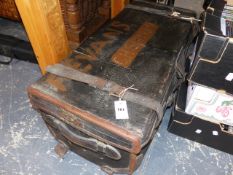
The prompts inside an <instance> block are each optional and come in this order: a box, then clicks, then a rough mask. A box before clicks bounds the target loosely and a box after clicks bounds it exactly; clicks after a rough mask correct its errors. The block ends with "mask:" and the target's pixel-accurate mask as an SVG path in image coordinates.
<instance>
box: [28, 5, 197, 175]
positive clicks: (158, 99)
mask: <svg viewBox="0 0 233 175" xmlns="http://www.w3.org/2000/svg"><path fill="white" fill-rule="evenodd" d="M174 11H177V12H179V13H180V15H181V16H182V17H185V18H179V17H171V14H172V13H173V12H174ZM192 15H193V13H191V12H190V11H184V10H182V9H176V8H171V7H166V6H163V5H160V6H158V5H157V4H155V3H143V2H141V1H140V2H138V1H135V2H133V4H131V5H129V6H127V8H125V9H124V10H123V11H122V12H121V13H120V14H119V15H118V16H117V17H116V18H114V19H113V20H112V21H111V22H109V23H107V24H106V25H105V26H104V27H102V28H101V29H100V30H98V32H96V33H95V34H94V35H92V37H90V38H89V39H87V40H86V41H85V42H83V44H81V46H80V47H79V48H78V49H76V50H75V51H74V52H73V54H71V55H70V57H69V58H67V59H65V60H64V61H62V62H61V64H57V65H54V66H51V67H49V68H48V69H47V71H48V72H49V73H47V74H46V75H45V76H44V77H43V78H41V79H40V80H39V81H38V82H36V83H35V84H33V85H31V86H30V87H29V89H28V92H29V97H30V100H31V103H32V106H33V107H34V108H35V109H36V110H38V112H40V113H41V114H42V116H43V119H44V121H45V122H46V124H47V126H48V128H49V130H50V131H51V133H52V134H53V135H54V136H55V138H56V139H57V140H58V141H59V143H60V144H58V146H57V147H56V151H57V153H58V154H59V155H61V156H63V155H64V154H65V152H66V151H67V150H68V149H71V150H73V151H74V152H76V153H77V154H79V155H81V156H82V157H84V158H86V159H88V160H90V161H92V162H94V163H96V164H98V165H99V166H101V168H102V170H104V171H106V172H107V173H109V174H111V173H128V174H132V173H133V171H135V169H136V168H137V167H138V166H139V165H140V163H141V161H142V159H143V156H144V155H145V153H146V150H147V149H148V147H149V145H150V142H151V140H152V138H153V135H154V134H155V132H156V129H157V128H158V126H159V124H160V122H161V120H162V117H163V114H164V111H165V109H166V107H167V106H169V105H170V104H171V103H172V101H173V97H174V96H175V95H174V94H175V91H176V88H177V86H178V85H179V84H180V82H181V81H182V78H183V77H184V76H185V71H184V68H185V66H184V65H185V64H184V63H185V62H186V58H187V57H188V55H187V51H188V48H189V46H190V44H191V42H192V40H193V38H194V36H195V34H196V33H197V25H196V23H195V22H194V21H189V20H187V19H188V17H189V16H192ZM184 19H186V20H184ZM132 85H134V88H136V89H134V90H133V89H131V88H132ZM130 87H131V88H130ZM119 98H120V99H122V100H125V101H126V102H127V109H128V119H117V118H116V117H115V110H114V102H115V101H118V100H119ZM119 110H120V109H119ZM120 117H122V116H120Z"/></svg>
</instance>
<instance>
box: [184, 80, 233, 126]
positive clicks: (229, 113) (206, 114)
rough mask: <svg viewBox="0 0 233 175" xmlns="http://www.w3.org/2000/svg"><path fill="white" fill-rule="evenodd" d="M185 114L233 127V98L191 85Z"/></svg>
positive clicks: (219, 92) (213, 90)
mask: <svg viewBox="0 0 233 175" xmlns="http://www.w3.org/2000/svg"><path fill="white" fill-rule="evenodd" d="M185 112H186V113H188V114H191V115H195V116H198V117H200V118H203V119H207V120H210V121H212V120H215V121H216V122H219V123H223V124H226V125H230V126H233V96H231V95H228V94H225V93H224V92H223V91H217V90H215V89H210V88H207V87H204V86H200V85H197V84H194V83H189V86H188V92H187V100H186V108H185Z"/></svg>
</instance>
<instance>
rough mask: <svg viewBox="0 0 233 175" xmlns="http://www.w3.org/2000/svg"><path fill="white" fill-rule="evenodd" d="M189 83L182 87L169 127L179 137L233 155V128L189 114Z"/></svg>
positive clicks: (217, 121)
mask: <svg viewBox="0 0 233 175" xmlns="http://www.w3.org/2000/svg"><path fill="white" fill-rule="evenodd" d="M187 88H188V83H187V82H185V83H183V84H182V85H181V87H180V90H179V93H178V96H177V100H176V104H175V105H174V108H173V111H172V114H171V118H170V121H169V125H168V131H169V132H171V133H173V134H176V135H178V136H181V137H184V138H187V139H190V140H193V141H196V142H199V143H202V144H205V145H207V146H210V147H213V148H215V149H219V150H221V151H224V152H227V153H230V154H233V149H232V148H233V127H232V126H230V125H226V124H223V123H221V122H220V121H219V120H214V119H213V120H211V119H210V118H205V117H200V116H196V115H191V114H187V113H186V112H185V105H186V99H187Z"/></svg>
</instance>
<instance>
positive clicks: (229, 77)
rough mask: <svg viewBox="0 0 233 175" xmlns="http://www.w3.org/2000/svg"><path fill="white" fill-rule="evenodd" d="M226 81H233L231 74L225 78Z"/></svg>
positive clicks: (232, 74)
mask: <svg viewBox="0 0 233 175" xmlns="http://www.w3.org/2000/svg"><path fill="white" fill-rule="evenodd" d="M225 79H226V80H227V81H232V80H233V73H229V74H228V75H227V76H226V78H225Z"/></svg>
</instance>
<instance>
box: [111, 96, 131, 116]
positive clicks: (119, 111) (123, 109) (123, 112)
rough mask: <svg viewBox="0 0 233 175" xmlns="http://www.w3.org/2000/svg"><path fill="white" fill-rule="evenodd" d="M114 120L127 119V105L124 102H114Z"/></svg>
mask: <svg viewBox="0 0 233 175" xmlns="http://www.w3.org/2000/svg"><path fill="white" fill-rule="evenodd" d="M114 106H115V114H116V119H129V114H128V108H127V103H126V101H125V100H119V101H114Z"/></svg>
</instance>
